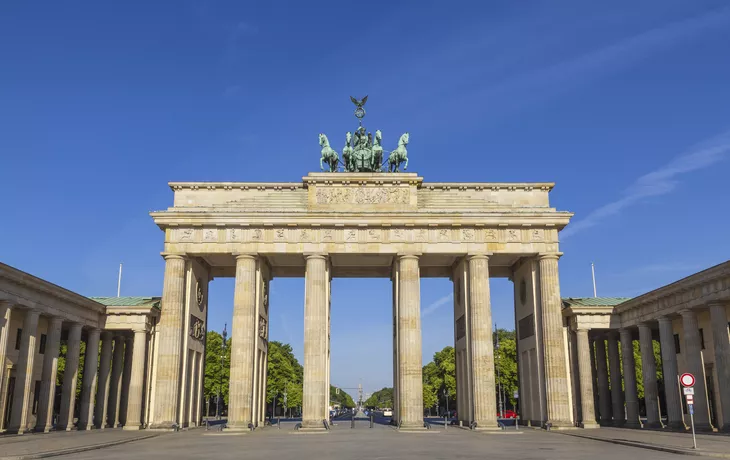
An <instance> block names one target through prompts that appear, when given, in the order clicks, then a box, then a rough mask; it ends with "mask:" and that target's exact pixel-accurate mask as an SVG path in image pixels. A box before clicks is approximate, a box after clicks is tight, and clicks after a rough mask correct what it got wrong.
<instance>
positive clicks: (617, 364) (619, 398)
mask: <svg viewBox="0 0 730 460" xmlns="http://www.w3.org/2000/svg"><path fill="white" fill-rule="evenodd" d="M608 365H609V370H610V372H609V374H611V405H612V407H611V412H612V413H613V424H614V426H623V425H624V423H626V414H625V413H624V390H623V386H622V385H621V358H620V357H619V353H618V332H615V331H611V332H609V333H608Z"/></svg>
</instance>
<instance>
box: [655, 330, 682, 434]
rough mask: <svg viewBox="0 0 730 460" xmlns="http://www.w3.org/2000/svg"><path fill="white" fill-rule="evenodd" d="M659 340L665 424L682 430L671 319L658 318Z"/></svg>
mask: <svg viewBox="0 0 730 460" xmlns="http://www.w3.org/2000/svg"><path fill="white" fill-rule="evenodd" d="M659 342H660V344H661V346H662V370H663V375H664V398H665V399H666V401H667V425H668V426H669V428H674V429H680V430H684V429H685V425H684V414H683V412H682V399H681V396H680V395H679V384H678V382H677V374H678V371H677V350H676V349H675V348H674V330H673V329H672V319H671V318H669V317H667V316H661V317H660V318H659Z"/></svg>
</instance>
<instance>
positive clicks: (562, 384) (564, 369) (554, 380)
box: [539, 254, 573, 428]
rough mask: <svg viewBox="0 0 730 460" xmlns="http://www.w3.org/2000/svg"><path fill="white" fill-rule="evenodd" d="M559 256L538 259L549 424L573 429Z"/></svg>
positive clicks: (542, 255)
mask: <svg viewBox="0 0 730 460" xmlns="http://www.w3.org/2000/svg"><path fill="white" fill-rule="evenodd" d="M559 257H560V255H559V254H541V255H540V257H539V265H540V298H541V300H542V331H543V332H542V342H543V343H542V346H543V350H544V361H545V395H546V399H547V418H548V420H547V423H549V424H551V425H552V426H553V427H556V428H557V427H572V426H573V423H572V421H571V407H570V398H569V392H570V383H569V381H568V365H567V360H566V345H565V337H564V336H563V316H562V301H561V299H560V282H559V277H558V258H559Z"/></svg>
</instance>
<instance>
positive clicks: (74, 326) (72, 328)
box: [69, 321, 84, 330]
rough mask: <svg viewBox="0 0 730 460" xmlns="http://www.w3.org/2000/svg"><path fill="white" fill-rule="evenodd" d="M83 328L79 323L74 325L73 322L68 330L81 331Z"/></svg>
mask: <svg viewBox="0 0 730 460" xmlns="http://www.w3.org/2000/svg"><path fill="white" fill-rule="evenodd" d="M83 327H84V325H83V324H81V323H75V322H73V321H72V322H71V325H70V326H69V329H70V330H75V329H78V330H81V329H82V328H83Z"/></svg>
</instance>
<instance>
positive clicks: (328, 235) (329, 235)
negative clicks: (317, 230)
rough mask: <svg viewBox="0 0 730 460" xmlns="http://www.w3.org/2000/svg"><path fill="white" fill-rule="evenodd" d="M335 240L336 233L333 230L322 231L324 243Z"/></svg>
mask: <svg viewBox="0 0 730 460" xmlns="http://www.w3.org/2000/svg"><path fill="white" fill-rule="evenodd" d="M334 238H335V237H334V231H333V230H332V229H331V228H326V229H324V230H322V241H332V240H334Z"/></svg>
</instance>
